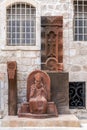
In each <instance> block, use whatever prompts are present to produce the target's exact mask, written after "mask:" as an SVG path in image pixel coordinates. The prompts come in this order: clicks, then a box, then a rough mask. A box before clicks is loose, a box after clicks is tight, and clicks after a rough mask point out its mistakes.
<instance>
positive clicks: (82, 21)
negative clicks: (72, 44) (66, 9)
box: [74, 0, 87, 41]
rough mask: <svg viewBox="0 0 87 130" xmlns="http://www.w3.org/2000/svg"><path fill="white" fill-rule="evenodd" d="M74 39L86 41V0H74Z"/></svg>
mask: <svg viewBox="0 0 87 130" xmlns="http://www.w3.org/2000/svg"><path fill="white" fill-rule="evenodd" d="M74 40H75V41H87V1H84V0H82V1H79V0H77V1H76V0H75V1H74Z"/></svg>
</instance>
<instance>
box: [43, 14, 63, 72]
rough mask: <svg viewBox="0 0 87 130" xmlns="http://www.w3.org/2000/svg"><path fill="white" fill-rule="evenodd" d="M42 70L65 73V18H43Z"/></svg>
mask: <svg viewBox="0 0 87 130" xmlns="http://www.w3.org/2000/svg"><path fill="white" fill-rule="evenodd" d="M41 69H42V70H45V71H58V72H60V71H63V17H62V16H42V17H41Z"/></svg>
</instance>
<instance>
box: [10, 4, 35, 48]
mask: <svg viewBox="0 0 87 130" xmlns="http://www.w3.org/2000/svg"><path fill="white" fill-rule="evenodd" d="M35 43H36V8H35V7H33V6H32V5H28V4H26V3H15V4H14V5H11V6H10V7H8V8H7V45H9V46H33V45H35Z"/></svg>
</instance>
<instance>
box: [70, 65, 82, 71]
mask: <svg viewBox="0 0 87 130" xmlns="http://www.w3.org/2000/svg"><path fill="white" fill-rule="evenodd" d="M71 71H73V72H78V71H81V66H77V65H74V66H72V67H71Z"/></svg>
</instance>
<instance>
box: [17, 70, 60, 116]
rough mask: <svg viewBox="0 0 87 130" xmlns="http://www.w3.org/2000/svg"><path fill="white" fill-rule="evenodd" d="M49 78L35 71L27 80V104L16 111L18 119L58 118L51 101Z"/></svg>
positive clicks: (43, 73) (41, 72) (45, 74)
mask: <svg viewBox="0 0 87 130" xmlns="http://www.w3.org/2000/svg"><path fill="white" fill-rule="evenodd" d="M50 93H51V92H50V78H49V76H48V74H47V73H45V72H43V71H40V70H36V71H33V72H32V73H31V74H30V75H29V76H28V79H27V102H26V103H23V104H22V105H21V108H20V109H19V110H18V116H19V117H32V118H46V117H55V116H58V113H57V109H56V105H55V103H54V102H53V101H51V96H50Z"/></svg>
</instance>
